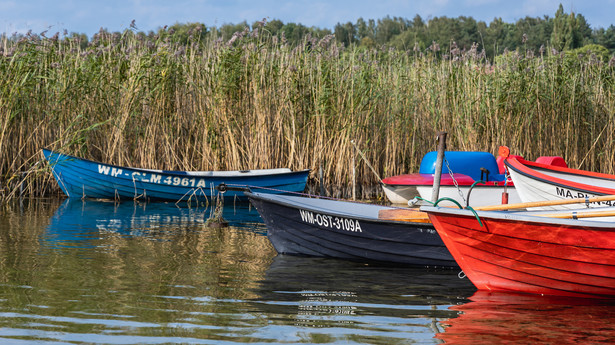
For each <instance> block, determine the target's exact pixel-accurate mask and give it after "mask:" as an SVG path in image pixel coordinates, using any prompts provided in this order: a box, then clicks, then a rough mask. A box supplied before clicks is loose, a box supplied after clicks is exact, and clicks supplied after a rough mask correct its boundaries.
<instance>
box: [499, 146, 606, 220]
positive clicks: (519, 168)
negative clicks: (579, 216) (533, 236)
mask: <svg viewBox="0 0 615 345" xmlns="http://www.w3.org/2000/svg"><path fill="white" fill-rule="evenodd" d="M505 165H506V167H507V169H508V171H509V173H510V176H511V178H512V180H513V182H514V184H515V187H516V188H517V192H518V194H519V197H520V198H521V201H522V202H533V201H543V200H566V199H574V198H591V197H594V196H600V195H612V194H615V175H610V174H602V173H596V172H591V171H585V170H578V169H570V168H566V167H560V166H552V165H547V164H541V163H537V162H531V161H527V160H524V159H522V158H520V157H516V156H509V157H506V159H505ZM586 206H587V207H605V206H615V205H614V203H613V202H611V201H602V202H588V203H587V205H586ZM575 207H578V206H574V205H562V206H552V207H549V209H562V208H575ZM545 209H547V208H545Z"/></svg>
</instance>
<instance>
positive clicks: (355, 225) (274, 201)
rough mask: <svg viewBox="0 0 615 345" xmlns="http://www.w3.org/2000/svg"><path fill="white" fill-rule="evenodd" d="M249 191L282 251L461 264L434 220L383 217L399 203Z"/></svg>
mask: <svg viewBox="0 0 615 345" xmlns="http://www.w3.org/2000/svg"><path fill="white" fill-rule="evenodd" d="M245 193H246V195H247V196H248V198H249V199H250V202H251V203H252V205H254V207H256V210H257V211H258V213H259V214H260V215H261V218H262V219H263V221H264V222H265V225H267V237H268V238H269V240H270V241H271V243H272V244H273V247H274V248H275V249H276V251H277V252H278V253H281V254H290V255H302V256H320V257H330V258H338V259H346V260H353V261H361V262H380V263H387V264H396V265H408V266H430V267H458V265H457V263H456V262H455V260H454V259H453V256H452V255H451V254H450V253H449V251H448V250H447V249H446V246H445V245H444V242H443V241H442V239H441V238H440V236H438V234H437V233H436V230H435V229H434V227H433V225H432V224H431V223H425V222H404V221H395V220H386V219H380V218H379V214H380V212H381V211H383V210H393V209H398V208H396V207H392V206H383V205H374V204H365V203H358V202H351V201H341V200H329V199H319V198H310V197H305V196H294V195H272V194H266V193H258V192H249V191H246V192H245ZM407 210H408V209H407ZM409 211H410V210H409Z"/></svg>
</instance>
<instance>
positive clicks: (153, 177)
mask: <svg viewBox="0 0 615 345" xmlns="http://www.w3.org/2000/svg"><path fill="white" fill-rule="evenodd" d="M98 172H99V173H100V174H103V175H109V176H113V177H118V176H123V177H127V178H132V180H133V181H140V182H145V183H157V184H166V185H168V186H182V187H196V188H206V187H208V186H206V185H205V180H204V179H201V178H194V177H179V176H166V177H164V176H163V175H159V174H154V173H146V172H138V171H135V172H133V173H130V172H125V171H123V170H122V169H121V168H115V167H110V166H107V165H102V164H99V165H98ZM163 177H164V178H163Z"/></svg>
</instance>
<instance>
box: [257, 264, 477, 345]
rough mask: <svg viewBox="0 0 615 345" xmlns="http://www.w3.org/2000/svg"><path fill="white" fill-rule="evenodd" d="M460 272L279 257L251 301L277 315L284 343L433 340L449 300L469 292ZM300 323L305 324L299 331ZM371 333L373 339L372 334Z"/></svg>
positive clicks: (451, 312) (447, 311)
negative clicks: (458, 274)
mask: <svg viewBox="0 0 615 345" xmlns="http://www.w3.org/2000/svg"><path fill="white" fill-rule="evenodd" d="M457 273H458V272H457V271H455V270H447V269H421V268H408V267H387V266H372V265H366V264H362V263H355V262H349V261H344V260H332V259H326V258H306V257H294V256H285V255H281V256H276V257H275V258H274V260H273V262H272V263H271V265H270V267H269V269H267V271H266V273H265V276H264V280H263V281H261V284H260V286H259V288H258V290H255V291H254V292H255V294H256V295H258V296H259V298H257V299H255V300H254V301H253V303H254V305H255V308H258V310H260V311H261V312H262V313H264V314H266V315H275V318H276V320H282V321H283V322H281V324H283V325H285V326H284V327H280V329H279V332H280V334H281V335H282V336H284V338H283V339H284V341H299V340H300V341H304V342H321V341H323V339H327V340H326V341H325V342H328V341H332V340H334V339H335V340H338V341H340V340H344V341H352V342H358V343H366V342H367V343H369V342H372V341H376V340H378V341H376V342H382V343H387V342H388V343H395V342H396V341H399V340H401V339H413V340H416V341H417V342H419V340H420V342H428V343H432V342H434V341H435V339H433V337H434V335H435V334H436V333H439V332H440V331H441V328H439V322H438V321H440V320H445V319H447V318H451V317H455V316H457V314H458V312H456V311H454V310H450V309H448V307H449V306H451V305H454V304H459V303H465V302H466V301H467V299H466V298H467V297H468V296H470V295H471V294H472V293H473V292H474V290H475V289H474V287H473V285H472V284H471V283H470V282H469V281H468V280H467V279H459V277H458V276H457ZM300 328H308V329H310V331H304V332H303V333H304V335H303V337H298V336H297V334H300V333H301V332H300ZM370 339H371V340H370Z"/></svg>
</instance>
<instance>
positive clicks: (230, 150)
mask: <svg viewBox="0 0 615 345" xmlns="http://www.w3.org/2000/svg"><path fill="white" fill-rule="evenodd" d="M172 38H173V37H172V34H171V33H166V34H165V35H163V36H160V37H155V38H146V37H144V36H142V35H138V34H135V33H133V32H131V31H126V32H125V33H124V34H122V35H117V34H116V35H110V34H108V33H105V32H101V33H99V34H98V35H96V36H95V38H94V39H93V41H92V42H91V43H90V45H89V46H88V47H87V48H85V49H82V48H80V44H79V42H77V41H74V40H71V39H69V38H58V37H57V36H55V37H52V38H44V37H43V38H40V37H38V36H32V35H31V36H28V37H26V38H24V39H22V40H21V41H19V42H13V41H10V40H6V39H5V40H4V42H2V46H3V47H4V48H3V50H2V54H1V55H0V190H2V192H1V193H2V194H1V195H2V197H3V198H10V197H12V196H15V195H16V194H17V193H18V191H19V190H20V186H21V188H22V192H23V193H26V194H28V195H41V194H45V193H49V192H53V191H57V185H56V184H55V181H53V180H52V179H51V178H50V174H49V171H48V170H47V168H46V167H45V164H44V163H43V162H42V161H41V158H42V156H41V154H40V149H41V148H43V147H48V148H52V149H56V150H60V151H62V152H64V153H68V154H74V155H78V156H82V157H85V158H90V159H94V160H99V161H104V162H107V163H113V164H119V165H129V166H137V167H144V168H157V169H178V170H234V169H255V168H273V167H281V166H284V167H290V168H294V169H303V168H309V169H312V170H313V173H312V179H311V180H310V182H311V183H310V186H311V187H312V188H314V189H318V187H319V186H318V183H319V182H318V179H317V176H316V175H317V172H318V169H319V167H322V168H323V169H324V181H325V187H326V188H327V193H328V194H329V195H331V196H336V197H347V196H349V195H350V192H349V188H350V186H351V185H352V181H351V180H350V179H351V171H352V162H353V157H354V158H356V169H357V184H358V185H359V186H360V190H359V196H360V197H363V198H371V197H380V196H381V194H380V191H379V189H378V188H377V182H378V179H377V177H376V174H374V173H373V172H372V171H371V169H370V168H369V167H368V164H366V162H363V161H361V159H360V156H359V155H357V152H356V151H355V148H354V146H353V145H352V144H351V141H352V140H354V141H355V143H356V144H357V146H358V147H359V148H360V149H361V150H362V151H363V154H364V155H365V157H366V158H367V160H368V161H369V163H370V164H371V165H372V166H373V167H375V168H376V170H377V173H378V175H380V176H381V177H384V176H389V175H394V174H399V173H405V172H411V171H416V170H417V169H418V165H419V163H420V160H421V158H422V156H423V154H425V153H426V152H427V151H430V150H434V149H435V147H436V143H435V137H436V133H437V132H439V131H442V130H444V131H447V132H448V133H449V135H448V149H450V150H485V151H490V152H493V153H495V152H497V148H498V146H500V145H507V146H509V147H510V148H511V151H512V152H513V153H514V154H520V155H523V156H525V157H526V158H530V159H535V158H536V157H537V156H541V155H561V156H563V157H564V158H565V159H566V160H567V161H568V163H569V165H571V166H572V167H576V168H583V169H588V170H595V171H602V172H607V173H613V172H614V171H613V170H614V165H613V164H614V163H615V162H614V157H615V141H614V140H615V137H614V136H615V123H614V122H615V116H614V115H615V81H614V80H615V70H614V67H613V66H612V61H611V62H610V64H609V62H608V61H599V60H597V59H596V57H595V56H593V55H591V54H588V55H585V56H572V55H569V54H564V53H560V52H555V51H549V50H548V51H547V52H544V53H541V54H540V55H534V54H533V53H532V52H528V53H524V54H519V53H517V52H512V53H508V54H505V55H503V56H500V57H498V58H497V60H496V61H495V62H489V61H486V60H485V58H484V57H483V56H482V55H481V54H480V53H479V52H478V51H477V49H476V47H472V48H471V49H468V50H466V51H462V50H459V49H458V48H457V47H455V46H454V45H451V47H449V48H448V49H447V51H445V52H443V51H438V49H431V50H428V51H426V52H415V51H395V50H389V49H384V48H383V49H376V50H369V51H365V50H359V49H345V48H343V47H340V46H339V45H337V44H336V43H335V41H334V40H332V39H331V37H326V38H324V39H322V40H319V41H318V40H315V39H311V38H310V37H308V38H306V39H305V40H304V42H303V44H301V45H299V46H296V47H292V46H289V45H287V44H286V43H285V42H284V41H283V39H278V38H277V37H270V36H265V35H259V32H258V30H254V31H248V30H246V31H244V32H241V33H237V34H236V35H235V36H234V37H233V38H232V39H231V40H230V41H221V40H215V39H212V40H211V41H207V42H201V41H197V40H190V41H189V42H188V44H187V45H177V44H174V43H172V42H173V40H172ZM536 54H537V53H536Z"/></svg>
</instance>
